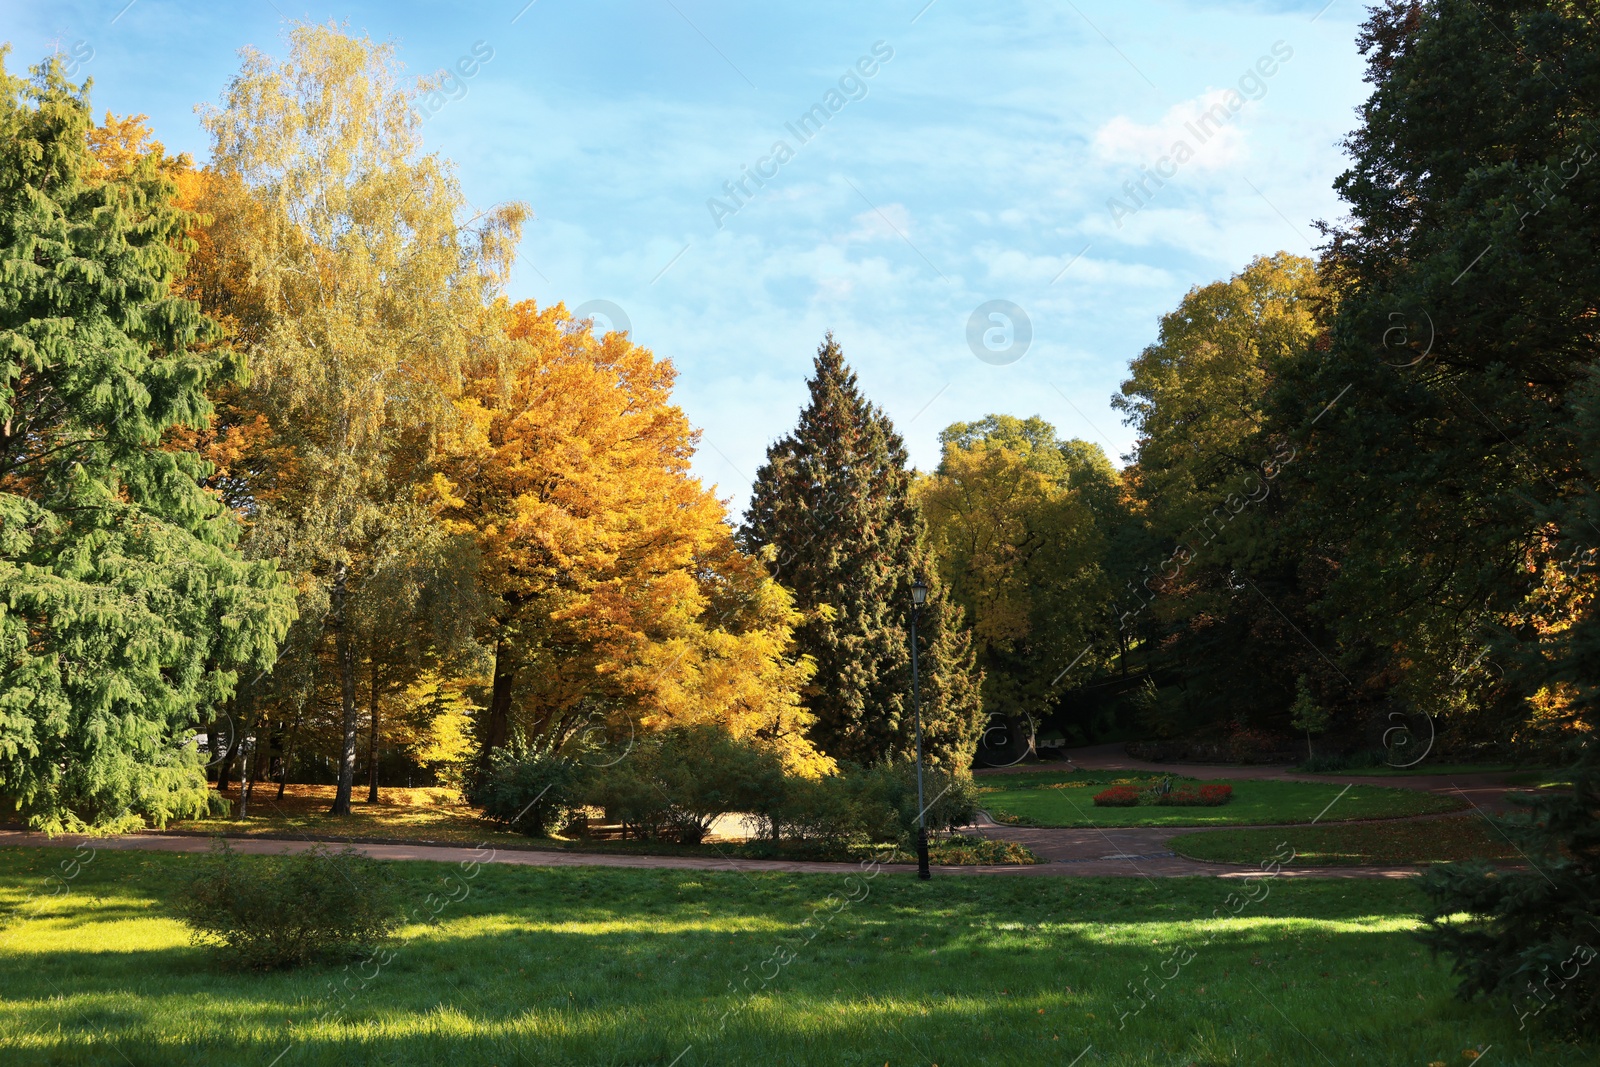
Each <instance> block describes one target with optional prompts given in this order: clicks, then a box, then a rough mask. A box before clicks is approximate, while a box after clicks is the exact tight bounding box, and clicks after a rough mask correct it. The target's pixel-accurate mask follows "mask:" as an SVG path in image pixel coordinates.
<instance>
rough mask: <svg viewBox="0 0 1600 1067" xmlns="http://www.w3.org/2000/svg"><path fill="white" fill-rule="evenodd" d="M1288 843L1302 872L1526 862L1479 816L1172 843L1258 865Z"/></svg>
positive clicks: (1180, 849) (1209, 833) (1215, 834)
mask: <svg viewBox="0 0 1600 1067" xmlns="http://www.w3.org/2000/svg"><path fill="white" fill-rule="evenodd" d="M1285 840H1287V841H1288V843H1289V845H1290V847H1292V848H1293V849H1294V850H1295V859H1294V863H1295V865H1296V866H1299V867H1357V866H1361V865H1363V864H1379V865H1385V866H1392V865H1399V864H1422V863H1448V862H1451V861H1452V860H1470V859H1484V860H1490V861H1492V862H1495V863H1517V862H1522V856H1521V855H1519V854H1518V852H1517V850H1516V847H1515V846H1513V845H1512V844H1511V843H1510V842H1509V841H1507V840H1506V839H1505V838H1504V837H1503V836H1501V835H1500V834H1499V833H1498V832H1496V830H1495V829H1494V828H1493V827H1492V826H1490V825H1489V824H1488V823H1487V822H1486V821H1485V820H1484V819H1483V818H1482V817H1481V816H1477V815H1463V816H1460V817H1459V818H1450V819H1423V820H1420V821H1418V822H1355V823H1344V824H1342V825H1341V824H1337V823H1335V824H1333V825H1318V826H1306V827H1297V828H1295V829H1294V830H1293V831H1290V832H1287V833H1286V832H1285V831H1284V830H1206V831H1204V832H1202V833H1195V834H1183V835H1182V836H1180V837H1175V838H1173V839H1172V842H1171V845H1172V850H1173V851H1174V852H1176V853H1178V855H1180V856H1188V857H1189V858H1190V859H1197V860H1212V861H1216V862H1223V863H1249V864H1255V863H1259V862H1260V860H1261V857H1263V856H1269V855H1272V854H1273V850H1274V849H1275V848H1276V847H1277V845H1278V843H1279V842H1282V841H1285Z"/></svg>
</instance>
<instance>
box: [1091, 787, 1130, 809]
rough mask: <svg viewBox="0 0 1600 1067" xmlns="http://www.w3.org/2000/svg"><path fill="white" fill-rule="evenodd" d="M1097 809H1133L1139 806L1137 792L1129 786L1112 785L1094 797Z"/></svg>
mask: <svg viewBox="0 0 1600 1067" xmlns="http://www.w3.org/2000/svg"><path fill="white" fill-rule="evenodd" d="M1094 806H1095V807H1097V808H1134V807H1138V806H1139V791H1138V790H1137V789H1135V788H1133V787H1132V786H1131V785H1114V786H1112V787H1111V788H1110V789H1107V790H1105V791H1104V792H1100V793H1096V794H1095V795H1094Z"/></svg>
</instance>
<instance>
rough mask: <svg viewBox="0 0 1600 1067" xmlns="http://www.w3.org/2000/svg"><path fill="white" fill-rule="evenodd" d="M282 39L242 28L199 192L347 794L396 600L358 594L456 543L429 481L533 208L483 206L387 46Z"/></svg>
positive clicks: (345, 796) (342, 805) (412, 575)
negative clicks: (269, 448) (434, 151)
mask: <svg viewBox="0 0 1600 1067" xmlns="http://www.w3.org/2000/svg"><path fill="white" fill-rule="evenodd" d="M288 44H289V55H288V58H287V59H286V60H284V61H283V62H281V63H277V62H274V61H273V60H272V59H270V58H269V57H268V56H266V55H263V54H262V53H260V52H258V51H256V50H254V49H249V48H247V49H245V50H244V52H243V57H244V58H243V64H242V67H241V69H240V72H239V74H238V75H237V76H236V77H235V78H234V79H233V80H232V82H231V83H230V84H229V86H228V89H227V91H226V92H225V94H224V97H223V102H222V105H221V107H217V108H211V109H208V110H207V111H206V112H205V114H204V117H203V121H204V123H205V125H206V128H207V129H208V131H209V132H210V134H211V136H212V142H213V143H212V163H211V168H210V171H211V173H210V174H209V175H208V176H207V177H206V178H205V179H204V180H202V181H201V182H199V183H198V184H199V188H198V189H197V190H196V196H197V199H198V200H199V205H198V206H199V207H200V208H201V210H202V211H204V213H205V214H207V215H208V216H209V217H210V219H211V225H210V227H209V232H210V235H211V238H212V239H213V241H214V242H215V243H216V245H217V247H216V248H215V249H214V250H213V252H212V254H211V256H210V264H209V266H208V267H207V269H208V270H209V271H210V275H209V276H210V277H211V278H212V279H213V280H214V283H215V284H221V285H223V286H224V287H225V288H226V287H230V286H231V290H230V291H231V292H233V293H234V294H235V296H236V298H237V304H238V309H237V310H238V314H237V316H236V318H237V320H238V324H239V326H240V327H241V332H240V336H239V337H238V342H237V343H239V345H240V346H241V347H242V349H243V351H244V352H245V354H246V355H248V357H249V362H250V366H251V370H252V374H253V378H252V381H251V386H250V392H249V395H248V396H247V397H241V398H240V403H239V405H238V406H239V408H240V409H241V411H242V412H248V413H253V414H255V415H259V416H260V417H261V418H262V419H264V420H265V423H266V425H267V427H268V428H269V429H270V437H271V440H272V442H273V444H274V447H275V448H276V449H278V451H279V457H278V461H277V462H276V463H274V464H273V465H272V466H271V467H270V469H266V470H261V471H257V472H255V478H254V483H255V486H256V487H259V489H260V490H261V491H260V492H259V493H254V495H252V497H251V499H250V501H249V503H248V505H247V506H248V508H249V511H250V515H251V532H252V543H253V544H254V546H255V548H256V550H257V551H259V552H260V553H262V554H267V555H272V556H274V557H277V558H280V559H282V560H284V562H285V564H286V565H287V566H288V567H289V568H290V569H291V570H292V571H294V572H295V573H296V575H297V577H298V579H299V584H300V593H301V597H300V609H301V617H300V624H299V626H300V629H301V633H300V634H298V635H296V636H295V637H294V638H292V639H291V642H290V651H291V653H292V655H290V656H289V658H288V659H287V661H280V665H279V669H278V672H277V673H279V674H285V673H290V672H291V668H292V669H298V670H299V671H301V672H302V673H305V672H311V673H312V674H314V675H315V676H317V677H322V676H331V677H332V678H334V679H336V682H337V687H338V704H339V708H340V712H339V734H340V736H341V738H342V743H341V745H340V752H339V771H340V773H339V785H338V792H337V795H336V799H335V801H334V806H333V810H334V812H335V813H336V814H345V813H348V811H349V808H350V793H351V786H352V779H353V775H354V767H355V762H356V746H357V732H358V725H359V724H358V717H357V704H358V697H357V688H358V680H359V679H358V674H360V673H361V666H362V664H363V663H366V664H367V665H368V666H369V667H370V672H369V677H368V678H367V681H369V682H370V687H369V688H370V694H369V697H370V701H371V703H372V706H373V713H374V714H376V708H377V700H378V692H377V689H378V681H377V673H376V672H377V671H378V668H379V664H378V657H377V656H376V655H375V652H374V649H375V642H376V641H377V640H378V639H379V635H378V633H377V631H376V630H374V629H373V628H372V627H366V628H363V627H361V626H360V625H359V621H360V619H361V618H362V617H365V618H368V619H377V620H386V621H389V622H392V621H394V620H393V619H392V617H387V616H385V614H384V613H383V612H381V611H379V610H376V608H372V607H369V609H368V610H366V611H364V612H363V611H361V610H360V605H359V604H358V601H359V599H360V598H361V597H363V596H364V595H369V596H372V597H378V596H387V595H388V593H387V592H386V590H390V589H393V588H394V587H395V586H396V585H400V586H404V585H406V583H407V582H413V583H414V582H420V581H422V580H424V579H425V577H426V576H427V574H428V573H429V572H430V570H433V569H435V568H433V567H432V565H431V564H430V563H429V562H428V560H429V558H430V555H432V554H436V553H437V552H439V551H440V550H441V549H442V548H443V547H445V546H444V544H443V540H442V539H441V537H440V536H439V530H438V528H437V524H436V523H434V521H433V516H432V514H431V512H430V511H429V510H428V509H427V507H425V506H424V505H423V504H422V503H421V501H420V498H419V495H418V491H417V490H418V487H419V485H420V484H421V482H422V480H423V479H425V477H426V473H425V472H426V471H427V470H428V463H429V459H430V450H431V446H432V441H433V440H434V436H435V434H436V433H437V431H438V427H439V425H440V423H441V422H443V421H448V420H450V419H452V418H454V417H455V412H454V409H453V407H452V404H453V402H454V400H455V399H456V398H458V397H459V396H460V392H461V390H460V384H461V369H462V367H463V365H464V363H465V361H466V357H467V337H468V336H469V334H470V333H471V329H470V327H471V326H472V325H473V324H474V323H476V322H477V321H478V318H479V316H480V315H481V312H482V309H483V307H484V305H485V304H486V303H487V302H488V301H489V300H490V299H491V298H492V296H493V294H494V292H495V290H496V289H497V287H498V286H499V285H500V284H501V283H502V282H503V280H504V278H505V276H506V273H507V271H508V268H509V259H510V257H511V256H512V254H513V250H514V246H515V241H516V238H517V236H518V233H519V228H520V225H521V222H522V220H523V219H524V218H525V215H526V209H525V208H524V207H523V206H521V205H519V204H512V205H506V206H502V207H500V208H497V209H495V210H492V211H490V212H487V213H480V214H478V215H470V213H469V210H468V205H467V203H466V200H465V198H464V197H463V195H462V193H461V190H460V188H459V186H458V184H457V181H456V178H455V176H454V173H453V170H452V168H451V167H450V166H449V164H448V163H447V162H446V161H444V160H442V159H440V158H439V157H438V156H436V155H430V154H427V153H425V152H424V151H423V149H422V143H421V137H420V131H419V128H418V124H419V121H420V120H419V119H418V118H417V112H416V109H415V107H414V106H413V101H414V100H415V98H416V96H417V94H418V93H419V92H421V91H424V90H425V89H426V85H425V83H407V81H406V80H405V79H404V78H403V76H402V72H401V69H400V65H399V63H398V62H397V60H396V58H395V55H394V49H393V46H392V45H387V44H376V43H374V42H372V41H371V40H369V39H367V38H364V37H353V36H350V35H348V34H346V33H344V32H342V31H341V30H340V29H338V28H337V27H333V26H321V25H308V24H304V23H301V24H296V25H294V26H292V27H291V29H290V30H289V33H288ZM251 492H254V490H251ZM380 579H382V580H380ZM423 599H425V598H421V597H414V598H409V600H410V601H414V602H417V603H420V602H422V600H423ZM363 641H365V642H366V643H367V644H368V645H369V646H373V647H368V648H366V649H363V647H362V644H363ZM410 666H412V667H417V668H420V666H421V665H420V664H417V663H412V664H410ZM403 682H404V679H395V678H393V677H391V678H390V685H391V687H392V686H395V685H401V684H403ZM291 688H298V690H299V691H301V692H305V691H306V688H307V687H306V686H305V685H301V686H298V687H291ZM247 695H248V694H247Z"/></svg>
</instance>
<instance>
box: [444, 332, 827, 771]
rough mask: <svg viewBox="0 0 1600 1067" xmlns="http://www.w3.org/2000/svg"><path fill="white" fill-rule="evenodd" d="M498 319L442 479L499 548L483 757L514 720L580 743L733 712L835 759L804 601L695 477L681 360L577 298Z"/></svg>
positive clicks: (771, 734) (464, 525) (805, 759)
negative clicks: (663, 356)
mask: <svg viewBox="0 0 1600 1067" xmlns="http://www.w3.org/2000/svg"><path fill="white" fill-rule="evenodd" d="M488 317H489V319H490V321H489V322H488V323H487V329H486V330H485V331H484V341H483V343H482V345H481V346H480V348H479V351H478V353H477V357H476V359H475V360H474V362H473V363H472V365H471V366H470V368H469V370H468V373H467V375H466V383H465V387H464V390H463V393H464V395H463V396H462V398H461V399H460V400H459V401H458V403H457V407H458V409H459V411H460V414H461V419H460V420H459V422H458V424H457V425H456V426H455V427H454V428H453V429H451V430H450V431H448V432H447V433H445V434H444V435H443V438H442V439H441V442H440V452H441V459H440V460H439V465H440V469H439V473H438V474H437V475H436V477H435V479H434V483H433V503H434V505H435V507H436V508H437V509H438V513H439V515H440V516H441V518H442V519H443V520H444V521H445V522H447V523H449V524H450V526H451V528H452V530H454V531H456V532H463V533H470V535H471V536H472V537H473V538H474V539H475V541H476V543H477V545H478V547H479V551H480V552H481V554H482V561H481V564H480V568H481V569H480V591H481V594H482V596H483V599H484V601H485V603H486V604H487V605H488V607H487V609H486V611H485V616H484V621H483V625H482V635H481V636H482V640H483V642H484V644H485V645H486V646H488V647H489V648H491V649H492V651H493V663H494V667H493V677H492V683H491V686H490V693H489V699H488V702H487V707H486V708H485V709H484V711H483V714H482V716H481V721H480V726H479V740H480V746H481V757H482V758H483V759H487V758H488V754H489V753H491V752H492V751H493V750H494V749H495V748H497V747H500V746H502V745H504V744H506V743H507V741H508V739H509V738H510V736H511V734H512V732H513V731H518V732H520V733H521V734H522V735H523V736H524V737H525V738H526V739H527V741H528V743H529V744H530V745H532V746H533V747H535V748H538V749H540V750H543V751H566V750H570V749H571V747H572V746H574V745H582V744H584V743H586V741H588V740H593V739H595V738H597V737H599V736H600V735H601V734H602V733H604V734H605V735H606V736H609V737H610V738H611V739H612V740H613V741H618V740H619V739H621V738H625V737H627V736H631V733H632V731H635V730H653V729H658V728H662V727H665V726H669V725H682V724H688V723H693V722H702V721H715V722H719V723H722V724H724V725H726V726H727V727H728V728H729V729H730V730H731V731H732V733H733V734H734V736H736V737H740V738H745V739H748V740H750V741H752V742H753V743H756V744H760V745H764V746H767V747H770V748H772V749H773V750H775V751H777V752H778V753H779V754H780V755H781V756H782V757H783V759H784V761H785V764H786V765H787V766H788V767H789V768H790V769H791V770H793V771H795V772H797V773H802V774H818V773H823V772H826V771H828V770H830V769H831V763H830V761H828V760H827V759H826V758H825V757H823V756H821V755H819V754H818V753H817V752H816V750H815V749H814V748H813V747H812V746H811V743H810V741H809V740H808V738H807V736H806V735H807V730H808V728H809V727H810V725H811V723H812V717H811V716H810V714H809V713H808V712H807V711H806V710H805V709H804V708H803V707H802V706H801V702H800V689H801V687H802V686H803V685H804V683H805V681H806V680H807V679H808V678H809V677H810V675H811V673H812V671H813V669H814V668H813V665H812V663H811V661H810V660H809V659H807V658H796V657H794V655H793V653H792V630H793V627H794V626H795V625H796V624H797V623H798V622H799V614H798V612H797V611H796V610H795V608H794V606H793V604H792V602H791V599H790V597H789V594H788V593H787V592H786V591H785V590H784V589H783V588H782V587H781V586H779V585H778V584H777V583H776V582H775V581H773V580H772V579H771V577H770V576H769V575H768V574H767V571H766V567H765V565H764V563H763V562H762V561H761V560H759V559H757V558H755V557H752V556H749V555H746V554H744V553H742V552H740V551H739V549H738V548H736V547H735V545H734V543H733V535H732V531H731V529H730V528H729V526H728V523H727V519H726V512H725V509H724V507H723V505H722V503H721V502H720V501H718V500H717V499H716V497H715V496H714V495H713V494H712V493H711V492H710V491H709V490H707V489H706V488H705V487H704V486H702V485H701V484H700V482H699V481H698V480H697V479H696V478H695V477H693V476H692V475H691V474H690V471H689V463H690V460H691V458H692V456H693V453H694V447H695V443H696V439H697V437H698V434H697V432H696V431H695V430H693V429H692V428H691V427H690V425H689V422H688V420H687V419H686V418H685V416H684V414H683V412H682V411H681V410H680V409H679V408H678V407H676V406H675V405H673V404H672V402H671V389H672V384H673V379H674V377H675V374H676V372H675V371H674V369H673V367H672V364H671V363H670V362H668V361H666V360H658V359H656V358H655V357H654V356H653V355H652V354H651V353H650V351H649V350H647V349H644V348H640V347H638V346H636V345H634V344H632V343H631V342H629V341H628V339H627V338H626V337H625V336H623V335H621V334H618V333H609V334H606V335H605V336H604V337H603V338H601V339H596V338H595V337H594V336H593V334H592V333H591V332H590V330H589V328H588V324H587V323H586V322H583V321H576V320H574V319H573V318H572V317H571V316H570V315H569V314H568V313H567V311H566V309H565V308H564V307H563V306H561V305H559V304H558V305H556V306H554V307H549V308H545V309H543V310H541V309H539V308H537V307H536V306H535V305H534V304H533V303H532V302H531V301H530V302H523V303H519V304H515V305H507V304H505V303H504V302H502V303H501V304H499V305H497V306H496V307H494V308H493V309H491V310H490V311H489V313H488Z"/></svg>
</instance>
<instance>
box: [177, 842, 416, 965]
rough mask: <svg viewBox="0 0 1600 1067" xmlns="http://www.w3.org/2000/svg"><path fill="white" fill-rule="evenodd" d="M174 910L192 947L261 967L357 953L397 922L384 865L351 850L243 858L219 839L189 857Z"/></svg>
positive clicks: (395, 903) (317, 848) (383, 936)
mask: <svg viewBox="0 0 1600 1067" xmlns="http://www.w3.org/2000/svg"><path fill="white" fill-rule="evenodd" d="M174 910H175V912H176V913H177V916H178V918H179V920H180V921H182V922H183V924H184V925H185V926H187V927H189V932H190V939H191V940H192V941H193V942H194V943H195V944H211V945H216V946H219V947H221V948H222V949H223V950H225V952H226V953H227V954H228V955H229V956H231V957H232V962H233V963H235V964H237V965H239V966H243V967H254V968H263V969H264V968H272V967H288V966H294V965H296V964H301V963H306V962H308V961H310V960H313V959H320V958H333V957H339V956H350V955H355V954H357V953H358V952H359V951H361V950H362V949H365V948H369V947H371V946H373V945H376V944H378V943H379V942H381V941H383V940H385V939H386V938H388V937H389V935H390V934H391V933H393V931H394V930H395V929H396V928H397V927H398V926H399V925H400V921H401V909H400V903H399V900H398V897H397V895H396V893H395V891H394V887H393V884H392V881H391V876H390V874H389V871H388V869H387V868H385V867H384V866H383V865H382V864H380V863H378V862H377V861H376V860H373V859H371V858H369V857H367V856H363V855H362V854H361V853H359V852H357V851H356V850H355V849H353V848H345V849H342V850H340V851H338V852H334V851H331V850H329V849H328V848H327V847H325V846H323V845H314V846H312V847H311V848H309V849H306V850H304V851H302V852H295V853H291V854H289V855H284V856H255V857H251V858H250V859H249V860H248V861H247V860H245V859H244V857H242V856H240V855H239V854H238V853H237V852H235V851H234V850H233V849H232V847H230V846H229V845H228V843H227V842H226V841H223V840H221V839H220V838H219V839H218V840H217V841H216V842H215V843H214V844H213V845H212V846H211V851H210V852H208V853H206V854H205V855H204V856H202V857H200V858H198V859H197V860H196V861H195V864H194V866H193V868H192V869H191V870H190V872H189V874H188V877H187V878H186V879H185V880H184V882H183V883H182V885H181V887H180V889H179V892H178V897H177V900H176V902H175V904H174Z"/></svg>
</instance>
